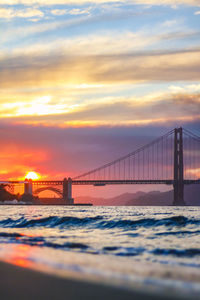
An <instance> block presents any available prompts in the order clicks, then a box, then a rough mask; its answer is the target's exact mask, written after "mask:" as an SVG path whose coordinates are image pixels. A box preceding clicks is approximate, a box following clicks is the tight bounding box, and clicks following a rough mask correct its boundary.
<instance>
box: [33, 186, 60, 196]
mask: <svg viewBox="0 0 200 300" xmlns="http://www.w3.org/2000/svg"><path fill="white" fill-rule="evenodd" d="M44 191H51V192H54V193H56V194H57V195H58V196H60V197H61V198H63V194H62V192H61V191H60V190H59V189H57V188H55V187H52V186H46V187H41V188H38V189H36V190H35V191H34V195H38V194H39V193H41V192H44Z"/></svg>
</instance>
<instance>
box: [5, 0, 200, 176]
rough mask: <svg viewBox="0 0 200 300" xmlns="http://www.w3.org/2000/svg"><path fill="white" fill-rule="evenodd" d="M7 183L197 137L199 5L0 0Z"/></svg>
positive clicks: (154, 0)
mask: <svg viewBox="0 0 200 300" xmlns="http://www.w3.org/2000/svg"><path fill="white" fill-rule="evenodd" d="M0 37H1V38H0V138H1V147H0V165H1V169H0V179H1V180H3V179H5V180H6V179H18V178H23V176H24V175H25V174H26V173H27V172H28V171H35V172H38V173H40V174H41V175H42V177H43V178H46V179H62V178H64V177H69V176H71V177H73V176H76V175H79V174H80V173H82V172H85V171H88V170H90V169H93V168H95V167H98V166H100V165H101V164H104V163H107V162H109V161H110V160H112V159H115V158H118V157H120V156H122V155H124V154H127V153H129V152H131V151H133V150H134V149H136V148H137V147H140V146H142V145H143V144H146V143H148V142H150V141H151V140H152V139H154V138H156V137H158V136H159V135H162V134H164V133H165V132H167V131H168V130H171V129H172V128H174V127H176V126H183V127H185V128H188V129H190V130H192V131H193V132H195V133H197V134H198V132H199V129H200V1H199V0H160V1H158V0H130V1H129V0H128V1H123V0H122V1H112V0H110V1H102V0H91V1H86V0H70V1H69V0H0Z"/></svg>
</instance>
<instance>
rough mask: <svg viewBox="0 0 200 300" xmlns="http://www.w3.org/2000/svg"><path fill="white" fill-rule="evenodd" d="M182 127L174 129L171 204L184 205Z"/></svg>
mask: <svg viewBox="0 0 200 300" xmlns="http://www.w3.org/2000/svg"><path fill="white" fill-rule="evenodd" d="M183 173H184V172H183V129H182V128H181V127H180V128H175V131H174V184H173V186H174V201H173V205H185V201H184V178H183V177H184V174H183Z"/></svg>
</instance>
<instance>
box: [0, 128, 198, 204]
mask: <svg viewBox="0 0 200 300" xmlns="http://www.w3.org/2000/svg"><path fill="white" fill-rule="evenodd" d="M0 183H4V184H9V185H10V186H14V185H17V184H20V183H23V184H24V192H25V193H26V194H31V195H38V194H39V193H40V192H42V191H45V190H49V191H53V192H55V193H56V194H58V195H59V197H61V198H62V199H63V200H64V201H65V203H66V204H73V203H74V201H73V198H72V185H93V186H105V185H120V184H165V185H172V186H173V190H174V199H173V204H174V205H185V201H184V186H185V185H189V184H200V137H199V136H197V135H195V134H194V133H192V132H191V131H189V130H187V129H183V128H181V127H180V128H175V129H173V130H171V131H169V132H167V133H166V134H165V135H163V136H161V137H159V138H157V139H155V140H154V141H152V142H151V143H149V144H147V145H144V146H142V147H140V148H139V149H136V150H134V151H133V152H131V153H129V154H127V155H125V156H122V157H120V158H118V159H116V160H114V161H111V162H109V163H107V164H105V165H103V166H100V167H98V168H96V169H93V170H91V171H89V172H86V173H83V174H81V175H79V176H76V177H74V178H70V177H69V178H68V179H66V178H65V179H64V180H48V181H43V180H38V181H32V180H25V181H24V182H19V181H7V182H6V181H2V182H0Z"/></svg>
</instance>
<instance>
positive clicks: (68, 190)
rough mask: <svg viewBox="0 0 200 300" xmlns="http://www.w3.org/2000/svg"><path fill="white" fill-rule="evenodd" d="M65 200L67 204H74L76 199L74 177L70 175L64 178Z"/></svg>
mask: <svg viewBox="0 0 200 300" xmlns="http://www.w3.org/2000/svg"><path fill="white" fill-rule="evenodd" d="M63 200H64V201H65V203H66V204H74V199H73V198H72V179H71V178H70V177H69V178H68V179H67V178H64V180H63Z"/></svg>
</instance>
